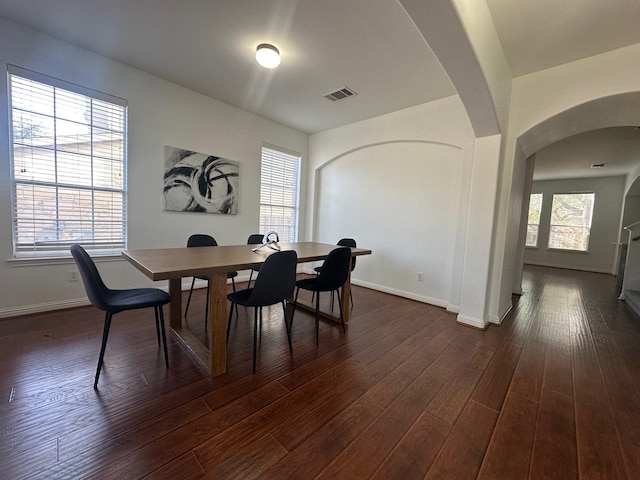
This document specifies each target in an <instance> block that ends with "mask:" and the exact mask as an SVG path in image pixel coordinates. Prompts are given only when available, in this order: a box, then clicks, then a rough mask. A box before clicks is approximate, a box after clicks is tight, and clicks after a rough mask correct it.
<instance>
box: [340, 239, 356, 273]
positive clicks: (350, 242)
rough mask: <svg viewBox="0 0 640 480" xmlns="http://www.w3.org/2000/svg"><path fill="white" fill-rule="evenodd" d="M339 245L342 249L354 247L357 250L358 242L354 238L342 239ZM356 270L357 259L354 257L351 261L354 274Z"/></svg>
mask: <svg viewBox="0 0 640 480" xmlns="http://www.w3.org/2000/svg"><path fill="white" fill-rule="evenodd" d="M338 245H340V246H341V247H353V248H356V247H357V245H356V241H355V240H354V239H353V238H341V239H340V240H338ZM354 268H356V257H353V258H352V259H351V271H352V272H353V269H354Z"/></svg>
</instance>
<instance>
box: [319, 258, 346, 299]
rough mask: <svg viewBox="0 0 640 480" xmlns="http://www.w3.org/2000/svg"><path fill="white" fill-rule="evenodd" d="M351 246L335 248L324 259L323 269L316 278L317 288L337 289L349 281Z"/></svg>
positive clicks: (324, 289) (322, 289)
mask: <svg viewBox="0 0 640 480" xmlns="http://www.w3.org/2000/svg"><path fill="white" fill-rule="evenodd" d="M350 259H351V249H350V248H349V247H338V248H334V249H333V250H331V252H329V255H327V258H325V259H324V263H323V264H322V270H320V273H319V274H318V277H317V280H316V288H317V289H318V290H321V291H330V290H337V289H338V288H340V287H341V286H342V285H344V283H345V282H346V281H347V278H348V276H349V261H350Z"/></svg>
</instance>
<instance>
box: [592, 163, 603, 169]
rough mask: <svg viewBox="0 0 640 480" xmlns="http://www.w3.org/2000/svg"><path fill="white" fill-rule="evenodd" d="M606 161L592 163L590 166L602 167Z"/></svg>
mask: <svg viewBox="0 0 640 480" xmlns="http://www.w3.org/2000/svg"><path fill="white" fill-rule="evenodd" d="M605 165H606V163H592V164H591V168H604V166H605Z"/></svg>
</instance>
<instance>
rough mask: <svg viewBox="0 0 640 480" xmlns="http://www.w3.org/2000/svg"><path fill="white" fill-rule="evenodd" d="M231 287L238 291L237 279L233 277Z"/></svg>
mask: <svg viewBox="0 0 640 480" xmlns="http://www.w3.org/2000/svg"><path fill="white" fill-rule="evenodd" d="M231 288H233V291H234V292H235V291H236V281H235V279H234V278H233V277H231Z"/></svg>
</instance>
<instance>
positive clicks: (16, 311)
mask: <svg viewBox="0 0 640 480" xmlns="http://www.w3.org/2000/svg"><path fill="white" fill-rule="evenodd" d="M87 305H90V303H89V300H88V299H87V298H74V299H71V300H57V301H55V302H45V303H37V304H35V305H23V306H20V307H9V308H0V318H8V317H18V316H21V315H32V314H34V313H42V312H50V311H52V310H64V309H65V308H75V307H85V306H87Z"/></svg>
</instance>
